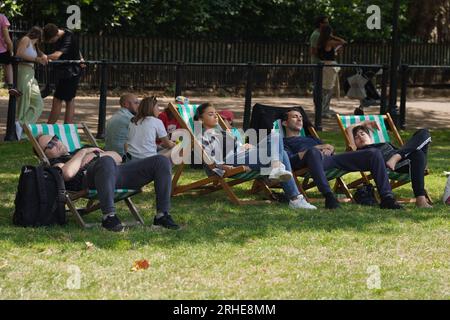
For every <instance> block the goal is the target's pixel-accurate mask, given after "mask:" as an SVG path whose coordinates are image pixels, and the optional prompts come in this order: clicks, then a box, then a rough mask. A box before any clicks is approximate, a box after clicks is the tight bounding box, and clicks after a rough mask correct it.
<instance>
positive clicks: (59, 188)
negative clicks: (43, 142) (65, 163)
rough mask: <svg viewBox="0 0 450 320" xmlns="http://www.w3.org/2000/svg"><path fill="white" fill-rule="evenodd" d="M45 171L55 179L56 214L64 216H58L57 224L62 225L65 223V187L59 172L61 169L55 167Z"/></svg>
mask: <svg viewBox="0 0 450 320" xmlns="http://www.w3.org/2000/svg"><path fill="white" fill-rule="evenodd" d="M46 170H47V171H48V172H49V173H50V174H51V175H52V176H53V178H54V179H55V182H56V192H57V196H56V206H57V212H58V213H63V214H64V216H62V217H60V216H58V217H57V218H58V222H59V223H60V224H63V223H65V205H66V187H65V185H64V179H63V177H62V172H61V169H60V168H57V167H49V168H47V169H46ZM60 218H61V219H60ZM60 220H61V221H60Z"/></svg>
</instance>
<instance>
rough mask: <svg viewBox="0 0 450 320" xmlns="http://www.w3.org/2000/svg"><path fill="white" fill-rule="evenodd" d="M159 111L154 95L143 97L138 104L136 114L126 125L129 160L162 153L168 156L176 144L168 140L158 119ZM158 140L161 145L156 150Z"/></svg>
mask: <svg viewBox="0 0 450 320" xmlns="http://www.w3.org/2000/svg"><path fill="white" fill-rule="evenodd" d="M159 114H160V111H159V109H158V100H157V99H156V97H155V96H151V97H145V98H144V99H142V101H141V103H140V104H139V107H138V111H137V114H136V116H134V117H133V118H132V119H131V123H130V125H129V127H128V139H127V148H128V155H127V156H128V157H129V158H130V159H131V160H134V159H143V158H147V157H151V156H154V155H156V154H158V153H159V154H162V155H164V156H166V157H168V158H170V154H171V150H170V149H172V148H173V147H174V146H175V145H176V144H175V142H173V141H171V140H169V137H168V135H167V131H166V129H165V128H164V124H163V122H162V121H161V120H160V119H158V116H159ZM158 140H159V141H160V146H161V147H162V148H161V149H160V150H158V144H157V142H158Z"/></svg>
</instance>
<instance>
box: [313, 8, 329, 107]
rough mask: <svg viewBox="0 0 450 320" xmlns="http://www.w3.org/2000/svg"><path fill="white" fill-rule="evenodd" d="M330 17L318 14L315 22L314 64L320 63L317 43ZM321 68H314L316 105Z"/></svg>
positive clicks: (314, 97)
mask: <svg viewBox="0 0 450 320" xmlns="http://www.w3.org/2000/svg"><path fill="white" fill-rule="evenodd" d="M328 23H329V22H328V17H327V16H324V15H321V16H317V17H316V19H315V22H314V26H315V28H316V29H314V31H313V33H312V34H311V37H310V38H309V51H310V52H309V53H310V55H311V63H313V64H317V63H320V61H321V60H320V58H319V52H318V49H317V43H318V41H319V37H320V29H322V27H324V26H327V25H328ZM318 73H319V70H318V69H317V68H314V69H313V85H314V90H313V99H314V105H316V104H317V103H318V102H317V92H318V88H316V87H315V86H316V82H317V78H318V77H319V74H318Z"/></svg>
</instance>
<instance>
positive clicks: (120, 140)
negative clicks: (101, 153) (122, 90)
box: [105, 93, 139, 157]
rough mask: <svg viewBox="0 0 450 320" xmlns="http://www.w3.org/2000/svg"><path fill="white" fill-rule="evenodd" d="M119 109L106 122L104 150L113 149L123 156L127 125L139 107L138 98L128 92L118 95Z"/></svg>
mask: <svg viewBox="0 0 450 320" xmlns="http://www.w3.org/2000/svg"><path fill="white" fill-rule="evenodd" d="M119 103H120V107H121V108H120V109H119V111H117V112H116V113H115V114H114V115H113V116H112V117H111V119H109V120H108V123H107V124H106V134H105V150H107V151H115V152H117V153H118V154H120V156H122V157H123V156H124V154H125V150H124V145H125V143H126V142H127V137H128V125H129V124H130V120H131V118H133V117H134V115H135V114H136V112H137V109H138V107H139V100H138V98H137V97H136V96H135V95H133V94H130V93H127V94H124V95H123V96H121V97H120V101H119Z"/></svg>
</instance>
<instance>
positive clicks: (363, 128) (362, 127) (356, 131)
mask: <svg viewBox="0 0 450 320" xmlns="http://www.w3.org/2000/svg"><path fill="white" fill-rule="evenodd" d="M360 130H361V131H364V132H365V133H367V134H368V135H370V131H369V128H367V127H366V126H363V125H358V126H356V127H354V128H353V129H352V135H353V137H355V136H356V134H357V133H358V131H360Z"/></svg>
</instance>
